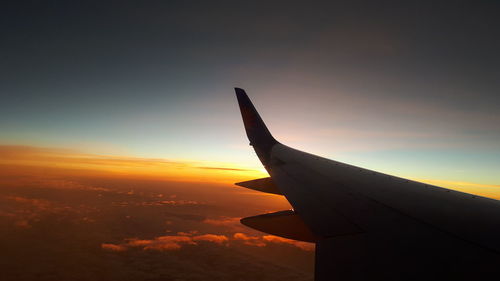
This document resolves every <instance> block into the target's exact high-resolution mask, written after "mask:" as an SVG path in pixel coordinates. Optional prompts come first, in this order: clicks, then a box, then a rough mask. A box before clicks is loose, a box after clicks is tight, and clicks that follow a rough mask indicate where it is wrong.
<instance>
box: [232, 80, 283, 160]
mask: <svg viewBox="0 0 500 281" xmlns="http://www.w3.org/2000/svg"><path fill="white" fill-rule="evenodd" d="M234 90H235V92H236V97H237V98H238V104H239V106H240V111H241V117H242V118H243V123H244V125H245V130H246V133H247V137H248V140H250V145H252V146H253V147H254V149H255V151H256V152H257V155H258V156H259V158H260V160H261V161H262V163H263V164H264V165H265V166H266V165H267V162H268V159H269V154H270V151H271V148H272V147H273V145H275V144H276V143H278V142H277V141H276V139H274V137H273V136H272V135H271V133H270V132H269V130H268V129H267V127H266V124H264V121H262V118H260V115H259V113H258V112H257V110H256V109H255V107H254V106H253V104H252V102H251V101H250V99H249V98H248V96H247V94H246V93H245V90H243V89H241V88H234Z"/></svg>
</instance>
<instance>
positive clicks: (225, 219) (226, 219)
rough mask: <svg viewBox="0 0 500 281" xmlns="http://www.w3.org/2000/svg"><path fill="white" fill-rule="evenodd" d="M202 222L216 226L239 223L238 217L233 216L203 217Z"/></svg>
mask: <svg viewBox="0 0 500 281" xmlns="http://www.w3.org/2000/svg"><path fill="white" fill-rule="evenodd" d="M203 222H204V223H207V224H211V225H217V226H232V225H235V224H237V225H239V223H240V218H238V217H234V218H230V217H222V218H220V219H205V220H204V221H203Z"/></svg>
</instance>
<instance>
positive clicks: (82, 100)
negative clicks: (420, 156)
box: [0, 1, 500, 164]
mask: <svg viewBox="0 0 500 281" xmlns="http://www.w3.org/2000/svg"><path fill="white" fill-rule="evenodd" d="M75 2H76V3H75ZM422 2H423V1H415V3H411V2H410V1H345V2H338V1H325V3H305V2H304V1H299V2H297V3H292V1H260V2H259V3H253V1H222V2H221V1H136V2H132V1H96V2H95V3H88V1H81V2H80V1H31V2H22V3H20V2H19V1H16V3H14V4H5V3H4V4H2V7H1V9H0V11H1V12H0V13H1V16H0V21H1V25H0V26H1V38H2V44H1V45H0V48H1V52H0V56H1V64H0V72H1V75H0V79H1V82H0V93H1V95H2V103H1V113H0V117H1V119H0V120H1V121H0V129H1V130H2V131H3V133H2V136H1V138H0V141H2V142H3V143H24V144H31V145H44V146H64V147H68V146H70V147H71V146H73V147H79V148H81V147H89V146H90V147H93V146H96V147H101V148H102V147H105V148H107V147H110V146H113V147H114V146H116V147H119V149H122V150H124V151H126V152H127V153H131V154H135V155H148V156H149V155H155V154H156V155H159V156H162V157H174V158H202V159H210V158H213V157H215V155H217V156H220V155H224V151H227V150H228V149H229V148H230V147H231V146H234V145H238V144H244V143H245V142H246V141H245V139H244V136H243V131H242V129H241V124H240V120H239V116H238V112H237V108H236V106H235V100H234V97H233V96H232V95H233V93H232V92H231V91H232V89H231V88H232V87H234V86H240V87H244V88H246V89H247V90H248V92H249V94H250V95H251V96H252V98H253V99H254V100H255V101H256V104H257V105H258V107H259V108H260V109H261V111H262V113H263V115H264V117H267V119H266V118H265V119H266V120H268V123H269V124H270V125H271V126H270V127H271V129H273V128H275V130H274V131H275V133H276V134H277V135H278V138H279V134H281V135H282V136H284V139H287V138H288V139H289V140H290V141H292V142H293V141H294V140H295V141H296V143H297V145H299V146H303V147H316V151H317V152H325V153H326V154H333V153H334V152H335V149H334V150H331V149H330V150H329V149H328V148H326V147H329V145H328V144H325V142H327V141H328V140H329V139H331V135H328V134H327V136H325V135H316V136H314V135H313V136H312V135H311V134H312V133H311V132H313V131H314V132H316V131H321V129H325V128H327V129H332V128H333V129H334V130H337V131H338V130H340V131H343V130H347V129H348V130H354V131H356V132H359V131H362V132H364V133H366V132H367V131H368V134H369V136H368V137H366V138H364V139H363V141H364V142H367V141H368V142H371V143H373V141H374V139H373V135H375V137H376V135H377V134H375V133H373V134H372V132H373V131H374V129H373V128H379V132H391V133H393V132H403V133H401V134H402V135H405V134H406V133H407V131H409V132H424V133H425V134H426V135H427V134H428V135H430V137H424V138H423V139H419V144H421V143H425V144H426V145H425V147H431V148H432V149H434V148H442V146H443V144H447V143H448V144H449V143H450V142H454V141H456V142H457V143H459V144H458V146H459V148H460V149H462V150H471V146H473V147H478V146H480V147H481V149H485V150H488V153H487V154H490V155H491V153H493V154H495V153H500V152H499V151H500V149H499V146H498V141H497V140H498V137H499V136H500V129H499V126H498V125H497V124H498V123H497V122H499V121H500V117H499V114H498V112H499V110H500V95H499V94H498V92H499V89H500V79H499V76H500V70H499V69H500V68H499V66H500V54H499V50H500V36H499V35H500V34H499V33H500V32H499V29H500V18H499V17H498V14H499V12H500V5H499V4H498V3H499V2H497V1H469V2H468V3H466V2H461V1H442V2H441V1H439V3H437V2H438V1H426V3H422ZM320 112H321V113H320ZM291 113H293V114H291ZM285 117H286V118H285ZM273 124H275V125H274V126H273ZM279 125H281V126H279ZM287 128H288V129H287ZM306 128H310V130H311V131H307V129H306ZM287 130H289V131H287ZM299 130H300V131H302V132H304V135H306V136H308V137H309V138H308V137H305V139H304V137H302V138H301V139H300V140H297V138H294V135H298V134H299ZM304 130H305V131H304ZM391 133H388V134H391ZM441 133H442V134H443V135H440V134H441ZM200 135H202V136H203V138H201V139H202V141H200V138H199V136H200ZM334 135H335V134H334ZM353 135H354V136H356V134H353ZM321 137H323V138H324V140H322V145H314V144H312V143H311V142H309V141H311V139H313V138H316V139H317V138H321ZM420 137H421V136H420ZM403 138H404V137H403ZM409 138H413V139H415V136H414V135H412V136H410V137H409ZM409 138H404V139H403V140H401V139H400V141H402V142H404V143H405V145H403V146H404V147H405V148H407V147H408V145H407V144H408V142H410V140H409ZM392 139H394V137H393V138H392ZM471 139H473V141H471ZM352 141H353V140H352V139H350V140H349V141H348V142H349V143H350V142H352ZM375 141H379V142H380V143H386V141H384V140H380V139H377V140H375ZM199 144H203V145H205V149H204V150H203V151H202V150H201V149H197V148H193V147H197V146H198V145H199ZM330 144H331V143H330ZM390 144H391V145H392V147H394V146H393V143H390ZM330 146H331V145H330ZM396 146H397V145H396ZM409 146H410V149H413V148H415V146H412V145H409ZM452 146H453V145H452ZM189 147H190V148H191V149H189ZM206 147H210V149H207V148H206ZM397 147H399V146H397ZM416 147H417V148H419V147H420V148H421V146H418V145H417V146H416ZM357 149H358V148H356V146H355V148H354V149H353V150H357ZM387 149H388V147H385V146H383V145H381V146H376V148H375V150H387ZM358 150H359V149H358ZM229 151H230V149H229ZM428 152H429V151H428ZM231 153H232V155H233V156H227V155H226V156H220V157H218V160H229V159H232V158H231V157H236V160H235V161H245V160H243V159H247V158H244V156H238V155H240V154H238V153H235V152H234V151H230V152H229V154H231ZM246 153H247V151H246V150H245V151H243V152H241V155H243V154H245V155H246ZM429 153H431V152H429ZM471 153H473V151H472V152H471ZM229 154H228V155H229ZM234 155H237V156H234ZM249 157H251V156H249ZM463 157H466V156H463ZM490 162H491V161H490ZM490 164H491V163H490ZM497 164H498V163H497Z"/></svg>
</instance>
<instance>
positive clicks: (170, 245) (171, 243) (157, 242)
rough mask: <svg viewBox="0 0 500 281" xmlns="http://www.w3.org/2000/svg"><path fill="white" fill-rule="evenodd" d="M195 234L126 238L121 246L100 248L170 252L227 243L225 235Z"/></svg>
mask: <svg viewBox="0 0 500 281" xmlns="http://www.w3.org/2000/svg"><path fill="white" fill-rule="evenodd" d="M196 232H197V231H190V232H188V233H186V232H179V233H177V234H178V235H165V236H158V237H155V238H153V239H138V238H127V239H125V242H124V243H121V244H110V243H103V244H102V245H101V248H103V249H105V250H112V251H116V248H115V247H114V246H117V247H120V250H123V251H124V250H127V249H129V248H142V249H143V250H156V251H172V250H178V249H181V248H182V246H184V245H198V242H210V243H215V244H219V245H222V244H224V243H226V242H228V241H229V239H228V238H227V237H226V236H225V235H217V234H202V235H194V234H195V233H196ZM104 245H106V246H104ZM109 245H113V246H109Z"/></svg>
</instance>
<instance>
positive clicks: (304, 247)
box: [262, 235, 315, 251]
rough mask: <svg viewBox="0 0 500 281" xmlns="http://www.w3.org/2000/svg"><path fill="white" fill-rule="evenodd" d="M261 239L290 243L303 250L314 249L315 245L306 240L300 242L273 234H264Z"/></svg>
mask: <svg viewBox="0 0 500 281" xmlns="http://www.w3.org/2000/svg"><path fill="white" fill-rule="evenodd" d="M262 239H263V240H264V241H266V242H270V243H278V244H280V243H281V244H283V243H284V244H290V245H293V246H295V247H297V248H300V249H302V250H304V251H314V248H315V245H314V244H313V243H307V242H302V241H296V240H291V239H286V238H282V237H279V236H274V235H264V236H262Z"/></svg>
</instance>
